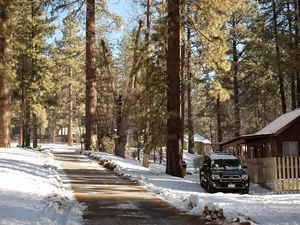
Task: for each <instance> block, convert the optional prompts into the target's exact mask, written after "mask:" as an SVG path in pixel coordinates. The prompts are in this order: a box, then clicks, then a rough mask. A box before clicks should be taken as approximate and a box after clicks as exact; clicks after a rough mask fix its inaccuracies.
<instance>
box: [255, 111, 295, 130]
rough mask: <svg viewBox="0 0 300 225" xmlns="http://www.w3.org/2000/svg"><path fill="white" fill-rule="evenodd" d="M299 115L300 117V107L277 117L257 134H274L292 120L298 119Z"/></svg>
mask: <svg viewBox="0 0 300 225" xmlns="http://www.w3.org/2000/svg"><path fill="white" fill-rule="evenodd" d="M298 117H300V108H298V109H295V110H294V111H291V112H288V113H285V114H283V115H281V116H280V117H278V118H277V119H275V120H274V121H273V122H272V123H270V124H269V125H267V126H266V127H264V128H263V129H261V130H260V131H258V132H257V133H256V134H274V133H276V132H277V131H279V130H280V129H281V128H283V127H284V126H286V125H288V124H289V123H290V122H292V121H294V120H295V119H297V118H298Z"/></svg>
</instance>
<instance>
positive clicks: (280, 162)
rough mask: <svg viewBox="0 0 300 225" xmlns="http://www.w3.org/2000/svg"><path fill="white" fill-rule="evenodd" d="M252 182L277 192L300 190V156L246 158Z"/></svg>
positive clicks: (245, 161)
mask: <svg viewBox="0 0 300 225" xmlns="http://www.w3.org/2000/svg"><path fill="white" fill-rule="evenodd" d="M243 162H244V163H246V164H247V165H248V173H249V176H250V179H251V181H252V182H254V183H257V184H260V185H262V186H264V187H266V188H269V189H271V190H272V191H273V192H275V193H296V192H297V193H298V192H300V165H299V164H300V157H277V158H274V157H272V158H253V159H245V160H243Z"/></svg>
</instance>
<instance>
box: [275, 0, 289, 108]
mask: <svg viewBox="0 0 300 225" xmlns="http://www.w3.org/2000/svg"><path fill="white" fill-rule="evenodd" d="M272 11H273V18H272V20H273V26H274V38H275V51H276V65H277V76H278V84H279V92H280V100H281V109H282V113H286V100H285V91H284V80H283V74H282V68H281V60H280V57H281V56H280V49H279V40H278V38H279V36H278V24H277V17H278V16H277V11H276V3H275V0H272Z"/></svg>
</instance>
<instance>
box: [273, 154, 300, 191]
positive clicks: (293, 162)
mask: <svg viewBox="0 0 300 225" xmlns="http://www.w3.org/2000/svg"><path fill="white" fill-rule="evenodd" d="M299 161H300V158H299V157H281V158H274V166H275V167H274V190H273V191H274V192H276V193H293V192H300V178H299V175H300V171H299Z"/></svg>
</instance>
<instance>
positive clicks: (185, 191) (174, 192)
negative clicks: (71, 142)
mask: <svg viewBox="0 0 300 225" xmlns="http://www.w3.org/2000/svg"><path fill="white" fill-rule="evenodd" d="M85 154H88V155H90V156H91V157H93V158H95V159H97V160H99V159H107V160H109V161H111V162H113V163H115V164H117V166H116V168H115V171H116V172H117V173H119V174H122V175H123V176H126V177H128V178H130V179H132V180H136V181H137V182H139V183H140V184H141V185H144V186H145V187H146V188H147V189H148V190H150V191H152V192H154V193H156V194H157V195H159V196H160V197H162V198H163V199H165V200H167V201H168V202H169V203H170V204H171V205H173V206H175V207H177V208H179V209H181V210H184V211H186V212H188V213H190V214H199V215H201V214H202V213H203V210H204V207H205V206H208V207H209V208H216V209H220V208H221V209H223V211H224V214H225V216H226V218H227V219H229V220H235V219H236V218H240V219H241V220H245V218H248V217H249V218H251V220H252V221H254V222H255V223H257V224H282V225H283V224H289V225H297V224H300V194H273V193H271V192H270V191H268V190H267V189H264V188H261V187H258V186H257V185H254V184H251V187H250V194H249V195H241V194H238V193H232V194H231V193H215V194H208V193H207V192H206V191H205V190H204V189H203V188H201V187H200V185H199V174H197V173H195V174H193V175H187V176H185V178H177V177H172V176H169V175H166V174H165V166H163V165H159V164H151V166H150V168H149V169H147V168H144V167H142V166H141V164H140V162H139V161H136V160H132V159H123V158H120V157H117V156H114V155H111V154H107V153H103V152H94V153H92V152H87V151H86V152H85ZM184 159H185V161H187V164H188V171H189V172H192V173H193V172H194V168H193V159H194V156H193V155H191V154H188V153H187V152H184Z"/></svg>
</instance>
